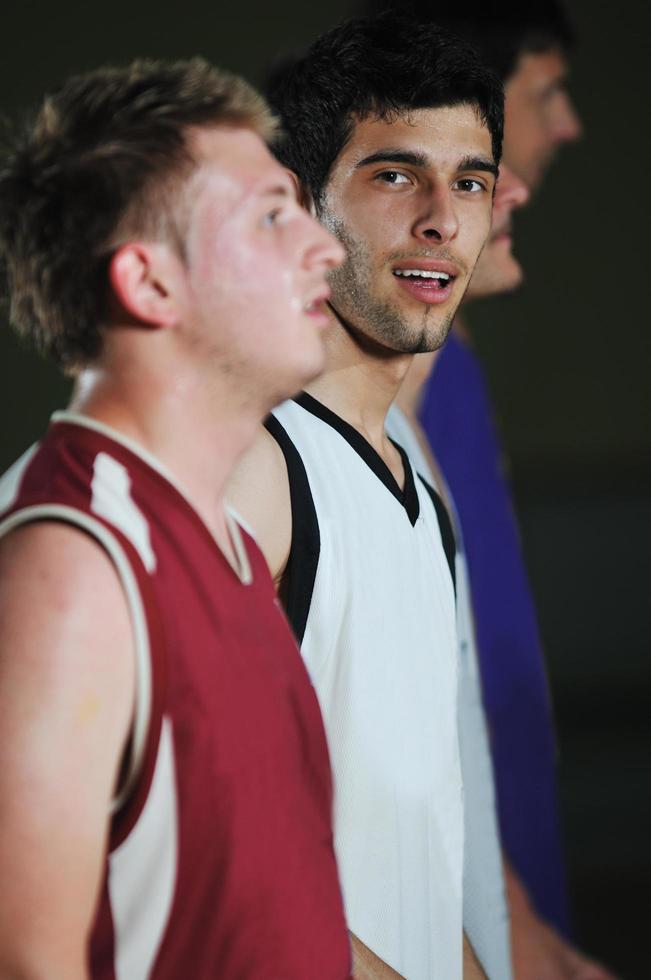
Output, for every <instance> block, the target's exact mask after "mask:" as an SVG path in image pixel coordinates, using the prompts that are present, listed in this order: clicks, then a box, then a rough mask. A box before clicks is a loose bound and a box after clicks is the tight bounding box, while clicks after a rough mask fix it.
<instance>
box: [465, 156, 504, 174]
mask: <svg viewBox="0 0 651 980" xmlns="http://www.w3.org/2000/svg"><path fill="white" fill-rule="evenodd" d="M457 170H485V171H486V172H487V173H489V174H492V175H493V177H494V178H495V180H497V178H498V176H499V172H500V171H499V167H498V166H497V164H496V163H493V161H492V160H489V159H488V157H464V158H463V160H460V161H459V164H458V166H457Z"/></svg>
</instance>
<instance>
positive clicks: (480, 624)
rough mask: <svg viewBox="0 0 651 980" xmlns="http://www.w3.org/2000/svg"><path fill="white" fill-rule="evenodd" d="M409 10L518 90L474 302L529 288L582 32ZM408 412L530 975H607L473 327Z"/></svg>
mask: <svg viewBox="0 0 651 980" xmlns="http://www.w3.org/2000/svg"><path fill="white" fill-rule="evenodd" d="M374 6H375V7H377V6H378V5H374ZM379 6H385V5H382V4H380V5H379ZM409 9H411V10H412V12H413V15H414V17H415V18H416V19H417V20H422V21H424V22H430V21H431V22H434V23H441V24H443V25H445V26H446V27H449V28H450V29H451V30H453V31H454V32H456V33H458V34H459V35H460V36H463V37H466V38H467V39H469V40H470V41H471V42H472V43H473V44H474V45H475V46H476V47H477V49H478V50H479V51H480V53H481V54H482V56H483V57H484V60H485V61H486V62H487V63H488V64H490V65H491V66H492V67H493V68H494V69H495V70H496V71H497V72H498V74H499V75H500V76H501V77H502V79H503V80H504V83H505V96H506V99H505V139H504V164H505V165H506V167H505V174H504V177H505V178H506V179H508V181H509V183H510V184H511V186H512V187H513V181H514V180H515V181H517V182H518V183H519V184H520V189H519V190H517V191H516V195H517V200H514V199H513V197H512V195H508V194H507V195H502V198H501V199H502V201H504V202H505V204H506V206H505V207H502V206H501V205H500V187H499V183H498V188H497V197H496V208H495V212H494V221H493V227H492V229H491V235H490V236H489V240H488V242H487V244H486V246H485V248H484V251H483V253H482V256H481V257H480V260H479V262H478V264H477V267H476V269H475V272H474V274H473V278H472V281H471V284H470V287H469V289H468V293H467V297H466V301H469V300H472V299H481V298H483V297H487V296H490V295H496V294H498V293H502V292H506V291H510V290H512V289H514V288H516V287H517V286H518V285H519V284H520V282H521V281H522V278H523V273H522V269H521V267H520V265H519V263H518V261H517V259H516V258H515V257H514V255H513V253H512V251H511V244H512V241H511V231H512V229H511V218H510V213H511V210H512V208H513V207H514V206H521V205H522V204H523V203H525V201H526V196H527V188H528V189H530V190H534V189H536V188H537V186H538V184H539V182H540V180H541V179H542V177H543V176H544V174H545V171H546V169H547V167H548V166H549V164H550V163H551V161H552V160H553V158H554V156H555V154H556V152H557V151H558V149H559V148H560V147H561V146H562V145H563V144H565V143H569V142H572V141H574V140H576V139H578V138H579V136H580V123H579V120H578V117H577V115H576V112H575V110H574V107H573V106H572V103H571V101H570V98H569V96H568V94H567V92H566V90H565V88H564V80H565V76H566V73H567V57H568V53H569V51H570V49H571V46H572V44H573V40H574V35H573V31H572V28H571V25H570V24H569V22H568V20H567V17H566V15H565V13H564V11H563V9H562V8H561V6H560V5H559V4H557V3H556V2H554V0H537V2H534V3H532V4H526V5H525V4H522V5H521V4H509V3H499V2H482V3H473V2H471V3H470V4H464V5H463V6H462V7H458V8H456V7H449V6H447V5H446V6H444V5H439V4H437V3H436V2H435V0H429V2H428V0H423V2H416V3H414V4H411V7H410V8H409ZM401 10H403V13H404V12H405V7H404V6H402V5H401ZM523 181H524V184H523ZM509 200H510V201H511V203H510V204H509V203H508V202H509ZM399 403H400V404H401V406H402V407H403V409H404V411H405V413H407V414H408V415H409V416H411V419H412V421H416V420H417V419H418V418H420V421H421V422H422V425H423V426H424V431H425V433H426V438H427V441H428V443H429V445H430V446H431V448H432V449H433V451H434V455H435V457H436V459H437V461H438V463H439V464H440V466H441V469H442V471H443V474H444V477H445V480H446V481H447V483H448V485H449V487H450V489H451V491H452V496H453V499H454V503H455V505H456V509H457V513H458V517H459V523H460V527H461V530H462V534H463V541H464V546H465V553H466V555H467V559H468V565H469V572H470V583H471V590H472V601H473V607H474V613H475V629H476V634H477V646H478V652H479V658H480V667H481V675H482V682H483V692H484V702H485V706H486V711H487V716H488V722H489V727H490V736H491V746H492V751H493V759H494V764H495V779H496V787H497V798H498V807H499V813H500V826H501V833H502V843H503V847H504V852H505V856H506V857H507V859H508V861H509V862H510V867H509V869H508V872H507V881H508V888H509V901H510V911H511V917H512V945H513V955H514V966H515V970H516V976H517V977H518V978H520V977H522V978H529V977H532V978H533V977H537V976H538V975H539V974H540V975H542V976H545V977H547V976H549V977H552V978H554V980H556V978H566V977H575V976H576V977H579V976H580V977H584V976H585V977H586V978H588V977H592V976H594V977H602V976H607V974H606V973H605V972H603V971H602V970H601V969H600V968H599V967H596V966H594V965H593V964H590V963H588V962H587V961H585V960H584V959H583V958H582V957H580V956H579V955H578V954H576V953H575V951H574V950H573V949H572V948H571V947H570V946H569V945H568V944H567V943H566V942H564V940H563V939H562V938H561V937H562V936H563V935H565V936H566V935H567V934H568V931H569V921H568V908H567V897H566V892H565V881H564V868H563V858H562V850H561V843H560V834H559V825H558V812H557V800H556V773H555V755H556V746H555V739H554V732H553V719H552V714H551V707H550V702H549V692H548V686H547V681H546V676H545V670H544V662H543V655H542V649H541V644H540V638H539V633H538V626H537V622H536V617H535V610H534V606H533V602H532V598H531V594H530V590H529V587H528V583H527V578H526V572H525V570H524V565H523V561H522V556H521V552H520V545H519V540H518V533H517V528H516V525H515V521H514V517H513V509H512V504H511V500H510V493H509V489H508V486H507V484H506V481H505V477H504V473H503V464H502V451H501V448H500V446H499V442H498V439H497V436H496V433H495V431H494V428H493V423H492V409H491V406H490V400H489V397H488V392H487V389H486V384H485V381H484V379H483V375H482V372H481V368H480V365H479V363H478V361H477V359H476V357H475V355H474V353H473V352H472V349H471V346H470V337H469V335H468V333H467V331H466V330H465V328H464V326H463V322H462V320H461V319H460V318H457V319H456V321H455V324H454V326H453V329H452V333H451V336H450V338H449V340H448V342H447V344H446V345H445V347H444V348H443V349H442V350H441V352H440V353H437V354H436V355H434V356H430V355H423V356H421V357H419V358H417V359H416V360H415V362H414V365H413V366H412V369H411V371H410V374H409V375H408V377H407V379H406V384H405V385H404V386H403V389H401V392H400V395H399ZM545 971H546V972H545Z"/></svg>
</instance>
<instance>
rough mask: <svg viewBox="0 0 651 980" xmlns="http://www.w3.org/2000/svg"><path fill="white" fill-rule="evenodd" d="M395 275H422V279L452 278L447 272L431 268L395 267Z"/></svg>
mask: <svg viewBox="0 0 651 980" xmlns="http://www.w3.org/2000/svg"><path fill="white" fill-rule="evenodd" d="M394 275H396V276H420V277H421V278H422V279H444V280H445V281H446V282H447V280H448V279H449V278H450V276H449V275H448V273H447V272H436V271H435V270H432V271H430V270H429V269H394Z"/></svg>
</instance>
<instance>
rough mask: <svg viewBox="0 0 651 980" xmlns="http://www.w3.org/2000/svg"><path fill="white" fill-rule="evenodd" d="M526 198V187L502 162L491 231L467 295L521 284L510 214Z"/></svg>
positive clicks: (474, 296) (475, 296)
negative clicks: (514, 251) (514, 250)
mask: <svg viewBox="0 0 651 980" xmlns="http://www.w3.org/2000/svg"><path fill="white" fill-rule="evenodd" d="M528 200H529V191H528V190H527V186H526V184H525V183H524V181H522V180H521V179H520V178H519V177H516V175H515V174H514V173H513V171H512V170H511V169H510V168H509V167H508V166H507V165H506V164H505V163H501V164H500V176H499V180H498V181H497V187H496V188H495V200H494V201H493V220H492V222H491V230H490V234H489V236H488V239H487V241H486V244H485V245H484V249H483V251H482V253H481V255H480V256H479V261H478V262H477V265H476V266H475V271H474V272H473V274H472V279H471V280H470V285H469V286H468V292H467V294H466V295H467V298H468V299H469V300H470V299H481V298H483V297H485V296H493V295H495V294H497V293H505V292H509V291H510V290H512V289H515V288H516V287H517V286H519V285H520V283H521V282H522V278H523V272H522V266H521V265H520V263H519V262H518V260H517V259H516V257H515V255H514V254H513V237H512V235H513V224H512V214H513V211H514V210H516V209H517V208H521V207H523V206H524V205H525V204H526V203H527V201H528Z"/></svg>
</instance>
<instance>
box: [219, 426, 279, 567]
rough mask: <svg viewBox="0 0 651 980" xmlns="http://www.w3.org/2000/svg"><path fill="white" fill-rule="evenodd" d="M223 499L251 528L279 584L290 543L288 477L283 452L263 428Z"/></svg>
mask: <svg viewBox="0 0 651 980" xmlns="http://www.w3.org/2000/svg"><path fill="white" fill-rule="evenodd" d="M226 497H227V500H228V502H229V504H231V505H232V506H233V507H234V508H235V510H236V511H237V513H238V514H240V515H241V516H242V517H243V518H244V520H245V521H246V522H247V524H249V525H250V527H251V529H252V530H253V533H254V534H255V536H256V539H257V541H258V544H259V546H260V548H261V550H262V552H263V554H264V556H265V558H266V559H267V564H268V565H269V569H270V571H271V574H272V577H273V578H274V579H275V580H276V581H279V579H280V577H281V576H282V573H283V572H284V570H285V565H286V564H287V558H288V556H289V549H290V546H291V540H292V509H291V498H290V492H289V478H288V475H287V466H286V464H285V457H284V456H283V453H282V450H281V449H280V446H279V445H278V443H277V442H276V440H275V439H274V438H273V436H271V435H270V434H269V433H268V432H267V430H266V429H265V428H264V427H263V426H261V427H260V432H259V433H258V435H257V436H256V439H255V441H254V442H253V444H252V445H251V447H250V448H249V449H248V450H247V452H246V453H245V455H244V456H243V457H242V458H241V460H240V461H239V462H238V465H237V467H236V468H235V471H234V472H233V475H232V477H231V480H230V482H229V486H228V490H227V493H226Z"/></svg>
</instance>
